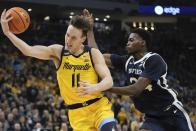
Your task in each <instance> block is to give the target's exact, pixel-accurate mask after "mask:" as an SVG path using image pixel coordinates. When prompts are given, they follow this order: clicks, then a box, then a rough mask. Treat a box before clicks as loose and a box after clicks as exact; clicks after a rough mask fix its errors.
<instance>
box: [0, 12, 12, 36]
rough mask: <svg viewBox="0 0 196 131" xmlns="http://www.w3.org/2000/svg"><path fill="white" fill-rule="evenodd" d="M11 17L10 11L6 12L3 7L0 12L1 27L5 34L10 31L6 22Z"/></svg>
mask: <svg viewBox="0 0 196 131" xmlns="http://www.w3.org/2000/svg"><path fill="white" fill-rule="evenodd" d="M12 19H13V17H10V13H7V12H6V9H4V10H3V12H2V14H1V27H2V30H3V33H4V34H5V35H7V34H9V33H10V30H9V26H8V22H9V21H10V20H12Z"/></svg>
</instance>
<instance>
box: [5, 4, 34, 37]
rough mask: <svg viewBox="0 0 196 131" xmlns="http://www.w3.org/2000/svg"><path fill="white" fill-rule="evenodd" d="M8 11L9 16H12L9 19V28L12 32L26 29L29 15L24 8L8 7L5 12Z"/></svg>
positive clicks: (21, 31) (18, 32)
mask: <svg viewBox="0 0 196 131" xmlns="http://www.w3.org/2000/svg"><path fill="white" fill-rule="evenodd" d="M9 12H10V17H13V19H12V20H11V21H9V23H8V25H9V29H10V31H11V32H12V33H14V34H20V33H23V32H24V31H26V30H27V28H28V27H29V24H30V17H29V14H28V12H27V11H26V10H24V9H23V8H20V7H13V8H10V9H9V10H8V11H7V13H9Z"/></svg>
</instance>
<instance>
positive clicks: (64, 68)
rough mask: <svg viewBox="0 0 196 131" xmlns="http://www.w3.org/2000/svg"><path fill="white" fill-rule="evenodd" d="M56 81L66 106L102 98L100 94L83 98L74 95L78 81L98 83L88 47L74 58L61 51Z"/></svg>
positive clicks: (66, 51) (67, 52)
mask: <svg viewBox="0 0 196 131" xmlns="http://www.w3.org/2000/svg"><path fill="white" fill-rule="evenodd" d="M57 80H58V84H59V88H60V93H61V96H62V97H63V99H64V101H65V103H66V104H68V105H70V104H75V103H83V102H85V101H87V100H90V99H94V98H97V97H102V96H103V95H102V93H101V92H98V93H92V94H90V95H85V96H79V95H78V94H77V93H76V89H77V88H78V87H79V86H80V85H79V84H78V82H79V81H88V82H89V83H91V84H96V83H98V75H97V73H96V72H95V69H94V67H93V61H92V58H91V48H89V47H88V46H84V51H83V53H81V54H80V55H79V56H74V55H72V54H70V53H69V51H68V50H66V49H63V51H62V57H61V64H60V66H59V68H58V69H57Z"/></svg>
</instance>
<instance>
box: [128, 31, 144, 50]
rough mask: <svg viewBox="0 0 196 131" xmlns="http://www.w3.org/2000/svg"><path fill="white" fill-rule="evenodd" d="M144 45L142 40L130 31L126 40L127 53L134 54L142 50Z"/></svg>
mask: <svg viewBox="0 0 196 131" xmlns="http://www.w3.org/2000/svg"><path fill="white" fill-rule="evenodd" d="M143 47H144V40H143V39H142V38H141V37H140V36H139V35H138V34H136V33H131V34H130V35H129V38H128V42H127V46H126V48H127V51H128V53H131V54H134V53H137V52H140V51H142V49H143Z"/></svg>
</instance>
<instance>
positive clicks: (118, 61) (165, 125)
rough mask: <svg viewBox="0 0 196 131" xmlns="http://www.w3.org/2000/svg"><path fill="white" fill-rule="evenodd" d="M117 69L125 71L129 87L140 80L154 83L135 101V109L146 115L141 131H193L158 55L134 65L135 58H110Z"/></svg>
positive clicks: (163, 62)
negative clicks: (143, 79)
mask: <svg viewBox="0 0 196 131" xmlns="http://www.w3.org/2000/svg"><path fill="white" fill-rule="evenodd" d="M111 62H112V65H113V66H114V67H117V68H120V69H123V70H125V72H126V75H127V80H128V84H129V85H130V84H134V83H135V82H136V81H137V79H138V78H139V77H145V78H148V79H150V80H152V82H151V84H150V85H148V86H147V87H146V89H145V90H144V91H143V92H142V93H141V94H140V95H139V96H133V97H132V100H133V102H134V105H135V106H136V108H137V109H138V110H139V111H141V112H142V113H145V121H144V123H143V125H142V127H141V129H148V130H151V131H175V130H176V131H193V128H192V125H191V121H190V118H189V116H188V114H187V113H186V111H185V110H184V108H183V105H182V103H181V102H180V101H179V100H178V99H177V93H176V92H175V91H174V90H172V89H171V88H169V87H168V84H167V79H166V75H167V64H166V63H165V61H164V60H163V58H162V57H161V56H160V55H158V54H156V53H151V52H149V53H147V54H146V55H144V56H143V58H141V59H139V60H137V61H135V60H134V57H133V56H127V57H125V56H119V55H114V54H113V55H111Z"/></svg>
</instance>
